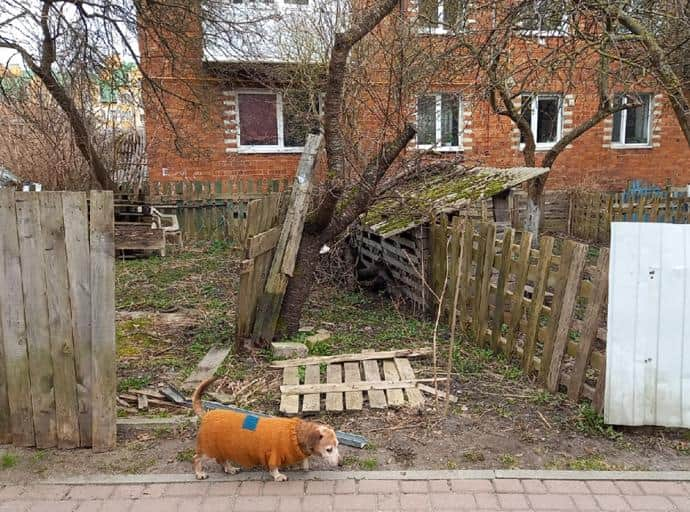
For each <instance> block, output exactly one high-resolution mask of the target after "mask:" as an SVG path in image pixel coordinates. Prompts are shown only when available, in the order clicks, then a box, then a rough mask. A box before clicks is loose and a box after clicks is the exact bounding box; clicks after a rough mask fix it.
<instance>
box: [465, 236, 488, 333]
mask: <svg viewBox="0 0 690 512" xmlns="http://www.w3.org/2000/svg"><path fill="white" fill-rule="evenodd" d="M488 229H489V227H488V225H487V224H482V225H481V227H480V234H479V240H478V242H477V255H476V259H475V260H474V263H475V267H474V268H475V270H474V290H473V293H472V297H471V301H470V302H471V303H472V307H471V310H470V311H469V314H471V315H472V332H473V333H474V335H475V337H476V341H477V343H479V344H480V345H481V344H482V340H481V336H480V332H479V308H480V305H481V304H480V303H481V290H482V282H483V280H484V279H483V277H482V274H483V272H484V256H485V254H486V247H487V244H486V235H487V232H488Z"/></svg>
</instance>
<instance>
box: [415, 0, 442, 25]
mask: <svg viewBox="0 0 690 512" xmlns="http://www.w3.org/2000/svg"><path fill="white" fill-rule="evenodd" d="M438 2H439V0H420V2H419V22H420V23H421V24H422V25H423V26H425V27H434V28H435V27H436V26H437V25H438Z"/></svg>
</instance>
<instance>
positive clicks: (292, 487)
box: [264, 480, 304, 496]
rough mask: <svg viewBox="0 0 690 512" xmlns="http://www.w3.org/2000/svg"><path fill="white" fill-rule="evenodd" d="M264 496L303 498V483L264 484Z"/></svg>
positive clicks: (291, 481)
mask: <svg viewBox="0 0 690 512" xmlns="http://www.w3.org/2000/svg"><path fill="white" fill-rule="evenodd" d="M264 496H304V481H303V480H288V481H287V482H266V483H265V484H264Z"/></svg>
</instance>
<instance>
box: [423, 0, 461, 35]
mask: <svg viewBox="0 0 690 512" xmlns="http://www.w3.org/2000/svg"><path fill="white" fill-rule="evenodd" d="M462 4H463V0H419V22H420V24H421V27H422V31H424V32H431V33H446V32H449V31H452V30H454V29H456V28H458V23H459V22H460V21H462V19H463V18H464V13H463V11H464V9H463V5H462Z"/></svg>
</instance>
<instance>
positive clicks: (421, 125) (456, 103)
mask: <svg viewBox="0 0 690 512" xmlns="http://www.w3.org/2000/svg"><path fill="white" fill-rule="evenodd" d="M461 108H462V102H461V101H460V96H459V95H457V94H431V95H426V96H420V97H419V98H417V147H418V148H420V149H430V148H435V149H437V150H439V151H457V150H459V149H460V148H461V144H460V122H461V121H462V111H461Z"/></svg>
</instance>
